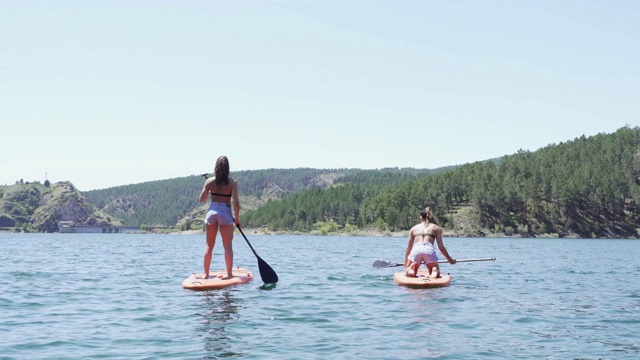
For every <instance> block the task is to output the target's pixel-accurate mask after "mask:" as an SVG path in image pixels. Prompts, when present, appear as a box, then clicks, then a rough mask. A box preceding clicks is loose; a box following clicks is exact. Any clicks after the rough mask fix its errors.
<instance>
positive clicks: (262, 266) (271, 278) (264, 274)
mask: <svg viewBox="0 0 640 360" xmlns="http://www.w3.org/2000/svg"><path fill="white" fill-rule="evenodd" d="M200 176H202V177H204V178H205V179H208V178H209V176H208V174H202V175H200ZM236 227H237V228H238V230H240V234H242V237H243V238H244V240H245V241H246V242H247V244H249V248H251V251H253V255H255V256H256V259H258V270H259V271H260V277H261V278H262V282H263V283H265V284H275V283H277V282H278V274H276V272H275V271H273V269H272V268H271V266H269V264H267V262H266V261H264V260H262V258H261V257H260V256H258V253H257V252H256V251H255V250H254V249H253V246H251V243H250V242H249V239H247V236H246V235H245V234H244V232H243V231H242V229H241V228H240V225H238V224H236Z"/></svg>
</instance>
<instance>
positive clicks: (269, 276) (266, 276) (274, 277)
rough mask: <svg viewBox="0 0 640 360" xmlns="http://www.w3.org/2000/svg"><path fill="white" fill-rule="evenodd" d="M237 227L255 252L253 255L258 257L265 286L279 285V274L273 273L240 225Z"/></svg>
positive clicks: (259, 268)
mask: <svg viewBox="0 0 640 360" xmlns="http://www.w3.org/2000/svg"><path fill="white" fill-rule="evenodd" d="M236 227H237V228H238V230H240V234H242V237H244V240H245V241H246V242H247V244H249V247H250V248H251V251H253V255H255V256H256V259H258V270H260V277H261V278H262V282H263V283H265V284H275V283H277V282H278V274H276V272H275V271H273V269H272V268H271V266H269V264H267V263H266V262H265V261H264V260H262V258H261V257H260V256H258V253H256V251H255V250H253V246H251V243H250V242H249V239H247V237H246V236H245V234H244V232H243V231H242V229H241V228H240V225H238V224H236Z"/></svg>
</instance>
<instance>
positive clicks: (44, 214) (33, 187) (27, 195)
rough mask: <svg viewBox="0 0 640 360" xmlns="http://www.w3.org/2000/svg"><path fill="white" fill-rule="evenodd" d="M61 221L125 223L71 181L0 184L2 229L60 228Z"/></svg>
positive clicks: (33, 230) (109, 225)
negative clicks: (101, 207) (88, 199)
mask: <svg viewBox="0 0 640 360" xmlns="http://www.w3.org/2000/svg"><path fill="white" fill-rule="evenodd" d="M60 221H72V222H73V223H74V224H75V225H76V226H105V227H112V226H121V225H122V222H120V221H119V220H118V219H115V218H113V217H112V216H109V215H107V214H105V213H103V212H102V211H100V210H98V209H95V207H94V206H92V205H91V204H89V202H88V201H87V200H86V198H85V197H84V196H83V195H82V193H80V192H79V191H78V190H77V189H76V188H75V187H74V186H73V184H72V183H71V182H69V181H60V182H57V183H55V184H50V183H49V182H48V181H45V183H44V184H41V183H39V182H33V183H18V184H16V185H11V186H2V187H0V229H2V230H9V231H22V232H57V231H58V222H60Z"/></svg>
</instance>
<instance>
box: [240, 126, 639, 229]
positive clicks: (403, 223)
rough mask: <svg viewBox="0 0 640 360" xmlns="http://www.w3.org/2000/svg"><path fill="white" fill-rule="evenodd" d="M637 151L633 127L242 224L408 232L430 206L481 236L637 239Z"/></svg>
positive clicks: (293, 206) (271, 211) (350, 192)
mask: <svg viewBox="0 0 640 360" xmlns="http://www.w3.org/2000/svg"><path fill="white" fill-rule="evenodd" d="M639 148H640V129H639V128H637V127H635V128H630V127H629V126H627V127H624V128H621V129H619V130H618V131H616V132H615V133H613V134H598V135H595V136H591V137H585V136H582V137H580V138H577V139H575V140H573V141H568V142H566V143H560V144H557V145H549V146H547V147H544V148H542V149H540V150H538V151H535V152H530V151H523V150H521V151H518V153H516V154H514V155H510V156H505V157H503V158H501V159H496V161H485V162H476V163H471V164H465V165H463V166H460V167H456V168H454V169H452V170H449V171H444V172H439V173H435V174H427V175H423V176H419V178H418V179H413V180H408V181H405V182H399V183H395V184H384V182H381V183H376V182H368V183H367V182H363V183H364V184H362V185H359V184H352V183H344V186H341V187H335V188H329V189H324V190H314V191H307V192H304V193H300V194H293V195H290V196H287V197H285V198H283V199H281V200H277V201H271V202H269V203H267V204H266V205H265V206H263V207H261V208H259V209H257V210H255V211H251V212H249V213H247V214H246V215H244V216H243V222H244V223H245V226H251V227H263V226H264V227H268V228H269V229H271V230H294V231H310V230H313V229H314V226H316V224H317V223H319V222H335V223H336V224H337V225H338V226H347V225H350V224H351V223H353V224H354V225H355V226H357V227H359V228H371V227H376V228H380V227H385V228H387V229H390V230H407V229H409V228H410V227H411V226H412V225H414V224H415V222H416V221H417V214H418V213H419V211H420V209H422V208H424V207H425V206H426V205H430V206H433V207H434V208H435V209H436V211H437V212H438V213H439V214H441V215H442V216H441V221H442V222H443V223H444V225H445V226H450V227H453V226H455V224H454V220H455V217H454V214H456V212H458V211H460V209H461V208H466V209H471V213H472V214H476V215H475V219H474V221H476V222H477V224H478V227H479V229H483V230H479V234H480V235H481V234H482V233H483V232H486V231H488V232H503V233H506V234H521V235H525V236H536V235H541V234H558V235H559V236H565V235H570V234H577V235H579V236H581V237H637V236H638V227H639V225H638V224H639V223H640V221H639V220H640V219H639V210H640V209H639V207H638V204H640V152H639ZM352 176H356V175H352ZM476 235H478V234H476Z"/></svg>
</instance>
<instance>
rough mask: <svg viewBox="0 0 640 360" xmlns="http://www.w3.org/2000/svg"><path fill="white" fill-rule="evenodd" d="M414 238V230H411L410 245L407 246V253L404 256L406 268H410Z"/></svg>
mask: <svg viewBox="0 0 640 360" xmlns="http://www.w3.org/2000/svg"><path fill="white" fill-rule="evenodd" d="M414 238H415V236H414V235H413V228H411V230H409V244H407V251H406V252H405V254H404V267H409V254H411V249H413V239H414Z"/></svg>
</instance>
